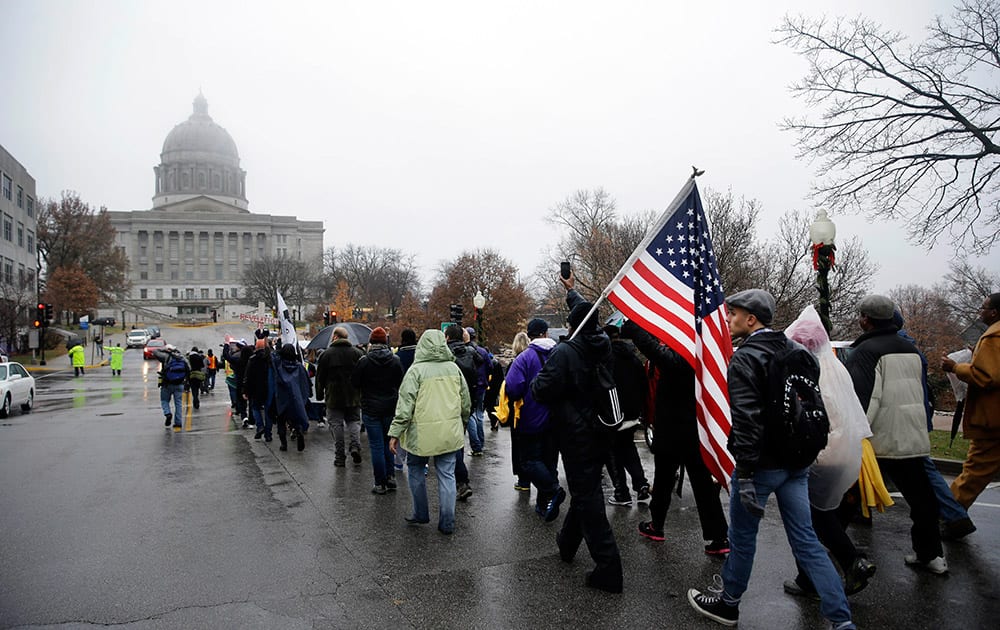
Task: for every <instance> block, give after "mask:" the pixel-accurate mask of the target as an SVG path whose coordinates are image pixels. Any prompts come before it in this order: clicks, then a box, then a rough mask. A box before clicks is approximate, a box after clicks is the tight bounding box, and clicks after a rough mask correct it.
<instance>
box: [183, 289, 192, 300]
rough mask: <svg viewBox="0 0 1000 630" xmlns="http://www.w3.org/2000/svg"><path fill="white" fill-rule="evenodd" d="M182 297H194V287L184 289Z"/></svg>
mask: <svg viewBox="0 0 1000 630" xmlns="http://www.w3.org/2000/svg"><path fill="white" fill-rule="evenodd" d="M184 297H186V298H187V299H189V300H193V299H194V289H184Z"/></svg>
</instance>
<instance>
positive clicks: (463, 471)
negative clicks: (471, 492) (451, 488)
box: [455, 448, 469, 484]
mask: <svg viewBox="0 0 1000 630" xmlns="http://www.w3.org/2000/svg"><path fill="white" fill-rule="evenodd" d="M455 483H456V484H458V483H469V469H468V468H467V467H466V466H465V449H464V448H460V449H458V452H457V453H455Z"/></svg>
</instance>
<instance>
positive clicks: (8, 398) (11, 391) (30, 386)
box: [0, 362, 35, 418]
mask: <svg viewBox="0 0 1000 630" xmlns="http://www.w3.org/2000/svg"><path fill="white" fill-rule="evenodd" d="M14 405H21V411H24V412H28V411H31V408H32V407H33V406H34V405H35V378H34V377H33V376H32V375H31V374H28V371H27V370H25V369H24V366H23V365H21V364H20V363H13V362H10V363H0V418H6V417H7V416H9V415H10V412H11V409H13V408H14Z"/></svg>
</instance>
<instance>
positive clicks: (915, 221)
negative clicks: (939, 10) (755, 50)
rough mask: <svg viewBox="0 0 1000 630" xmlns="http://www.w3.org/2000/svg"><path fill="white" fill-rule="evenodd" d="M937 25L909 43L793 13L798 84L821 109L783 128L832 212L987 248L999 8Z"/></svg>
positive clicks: (996, 222)
mask: <svg viewBox="0 0 1000 630" xmlns="http://www.w3.org/2000/svg"><path fill="white" fill-rule="evenodd" d="M929 30H930V33H929V36H928V38H927V39H926V40H925V41H923V42H920V43H917V44H916V45H910V44H907V43H906V41H905V39H904V37H903V36H902V35H900V34H899V33H896V32H893V31H891V30H888V29H885V28H883V27H882V26H880V25H878V24H875V23H873V22H871V21H868V20H865V19H863V18H857V19H854V20H844V19H838V20H835V21H827V20H826V19H823V18H820V19H808V18H805V17H797V18H792V17H786V18H785V20H784V21H783V22H782V24H781V26H780V27H779V28H778V29H777V32H778V33H779V41H780V42H781V43H784V44H786V45H788V46H789V47H791V48H792V49H794V50H795V51H797V52H798V53H799V54H800V55H802V56H803V57H804V58H805V59H806V61H807V62H808V63H809V72H808V74H807V75H806V76H805V78H804V79H802V80H801V81H800V82H798V83H796V84H794V85H793V86H792V91H793V93H794V94H795V95H797V96H799V97H801V98H803V99H804V100H805V102H806V103H807V104H808V105H809V106H810V107H813V108H815V109H819V110H821V111H820V113H819V115H818V119H817V118H800V119H787V120H785V122H784V128H785V129H788V130H791V131H794V132H795V133H796V134H797V136H798V144H799V150H800V156H802V157H806V158H809V159H818V160H820V164H819V171H820V172H821V173H822V175H821V178H820V180H819V182H818V184H817V185H816V189H815V191H814V194H815V195H816V197H817V198H818V199H819V200H821V202H822V203H823V204H825V205H827V207H832V208H841V209H845V210H852V211H856V212H861V213H865V214H867V215H869V216H871V217H877V218H883V219H885V218H894V219H896V218H898V219H902V220H903V221H904V222H905V223H906V225H907V226H908V229H909V236H910V238H911V239H913V240H915V241H916V242H918V243H920V244H924V245H928V246H930V245H933V244H934V243H935V241H936V240H937V239H938V238H941V237H942V236H943V235H944V234H945V233H947V234H948V235H949V236H950V238H951V240H952V242H953V243H954V244H956V245H961V244H965V245H967V246H968V248H969V249H970V250H971V251H973V252H976V253H985V252H987V251H988V250H989V249H990V248H991V247H992V246H993V245H994V244H995V243H996V242H997V239H998V238H1000V190H998V180H997V179H994V178H995V176H996V174H997V172H998V170H1000V160H998V156H1000V146H998V145H997V144H996V143H995V142H994V137H995V136H996V133H997V131H998V130H1000V95H998V93H997V91H996V87H995V86H996V81H997V75H996V72H997V70H998V69H1000V53H998V48H997V43H998V41H1000V4H998V3H997V2H996V0H968V1H965V2H961V3H960V4H959V5H958V6H957V8H956V9H955V11H954V13H953V14H952V16H951V17H950V18H941V17H938V18H937V19H936V20H935V21H934V23H933V24H931V26H930V29H929Z"/></svg>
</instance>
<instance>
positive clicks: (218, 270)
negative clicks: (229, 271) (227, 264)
mask: <svg viewBox="0 0 1000 630" xmlns="http://www.w3.org/2000/svg"><path fill="white" fill-rule="evenodd" d="M215 279H216V280H225V278H224V277H223V275H222V263H215Z"/></svg>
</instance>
